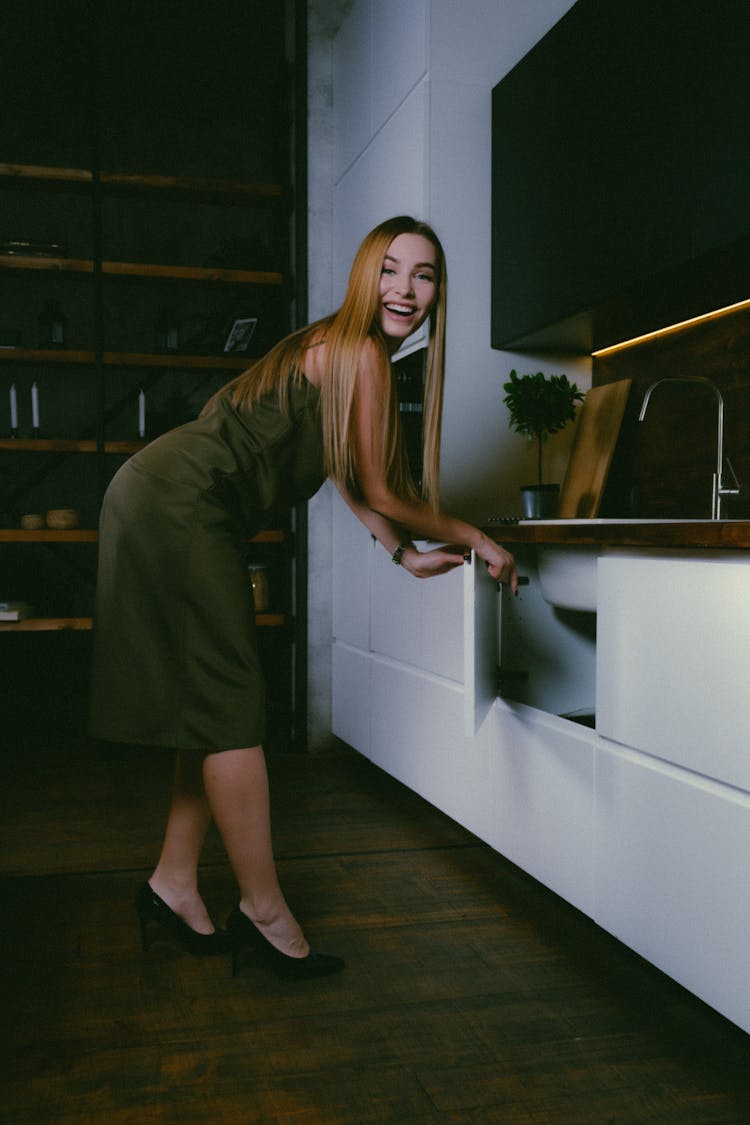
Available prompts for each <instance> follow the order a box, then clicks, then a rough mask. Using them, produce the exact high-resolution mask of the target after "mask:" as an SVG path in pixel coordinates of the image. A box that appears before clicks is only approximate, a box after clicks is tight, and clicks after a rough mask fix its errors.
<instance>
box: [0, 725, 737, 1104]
mask: <svg viewBox="0 0 750 1125" xmlns="http://www.w3.org/2000/svg"><path fill="white" fill-rule="evenodd" d="M34 742H36V743H37V744H36V745H29V744H28V742H27V741H25V740H24V737H23V735H20V736H19V737H18V738H17V739H16V740H15V742H13V743H12V744H11V741H8V742H6V745H5V747H4V753H3V756H2V760H1V765H0V786H1V787H2V792H3V795H4V801H3V803H4V806H5V813H4V815H3V838H4V846H3V858H2V872H3V877H2V895H3V898H2V903H3V927H2V928H3V932H4V937H3V948H2V967H3V975H4V982H5V984H4V993H5V995H4V999H3V1007H2V1014H3V1021H2V1026H3V1033H2V1034H3V1042H2V1053H1V1054H2V1066H3V1072H4V1074H3V1086H2V1093H1V1097H2V1102H1V1103H0V1104H1V1105H2V1109H0V1117H2V1120H3V1121H4V1122H8V1123H13V1125H15V1123H18V1122H45V1123H54V1125H62V1123H65V1122H92V1123H100V1122H101V1123H105V1122H106V1123H108V1125H109V1123H117V1122H123V1123H124V1122H128V1123H134V1125H145V1123H151V1122H154V1123H171V1122H183V1123H185V1122H187V1123H192V1122H207V1123H209V1125H214V1123H222V1122H232V1123H234V1122H238V1123H245V1122H247V1123H252V1122H263V1123H274V1122H279V1123H287V1122H288V1123H294V1125H315V1123H318V1122H321V1123H325V1125H333V1123H339V1122H340V1123H342V1125H360V1123H363V1122H390V1121H397V1122H401V1121H403V1122H409V1123H416V1122H441V1121H446V1122H482V1123H485V1122H488V1123H490V1122H499V1123H502V1125H521V1123H523V1125H567V1123H571V1125H572V1123H576V1125H581V1123H587V1122H591V1123H595V1125H601V1123H605V1122H617V1123H623V1125H634V1123H637V1122H644V1123H645V1122H648V1123H649V1125H654V1123H657V1125H658V1123H666V1122H675V1123H680V1125H686V1123H692V1122H694V1123H697V1122H700V1123H707V1122H723V1123H728V1122H737V1123H740V1122H742V1123H743V1125H746V1123H747V1122H748V1121H750V1038H749V1037H748V1036H746V1035H745V1034H743V1033H742V1032H740V1031H739V1030H738V1029H737V1028H735V1027H734V1026H732V1025H731V1024H729V1023H727V1022H726V1021H725V1020H723V1019H722V1018H721V1017H720V1016H718V1015H717V1014H716V1013H715V1012H713V1011H711V1010H710V1009H708V1008H707V1007H705V1006H704V1005H702V1004H701V1003H700V1002H699V1001H697V1000H696V999H694V998H693V997H692V996H690V995H689V994H687V993H686V992H684V991H683V990H682V989H681V988H679V987H678V986H677V985H675V984H674V983H673V982H671V981H669V980H668V979H666V978H665V977H664V976H662V975H661V974H660V973H658V972H657V971H656V970H654V969H653V968H651V967H650V966H649V965H647V964H645V963H644V962H643V961H641V960H640V959H639V958H637V957H636V956H634V955H633V954H631V953H629V952H628V951H627V950H626V949H624V948H623V947H622V946H621V945H619V944H618V943H617V942H615V941H613V940H612V939H611V938H609V937H608V936H607V935H606V934H604V933H603V932H601V931H600V930H598V929H597V928H596V927H595V926H594V925H593V924H591V923H590V922H589V921H587V920H586V919H585V918H583V917H582V916H581V915H580V914H578V913H577V912H576V911H575V910H573V909H572V908H570V907H568V906H566V905H565V904H564V903H562V902H561V901H560V900H559V899H557V898H556V897H555V896H554V895H551V894H550V893H549V892H547V891H545V890H544V889H543V888H541V887H540V886H539V885H538V884H536V883H534V882H533V881H532V880H531V879H529V878H528V877H526V876H524V875H523V874H521V873H520V872H519V871H518V870H517V869H515V868H514V867H512V866H511V865H510V864H508V863H507V862H505V861H504V860H503V859H502V858H500V857H499V856H497V855H495V854H494V853H493V852H492V851H491V850H490V849H489V848H487V847H485V846H484V845H483V844H481V843H480V842H478V841H477V840H476V839H475V838H474V837H472V836H471V835H469V834H468V833H466V832H464V831H463V830H462V829H461V828H459V827H458V826H456V825H455V824H453V823H452V822H451V821H449V820H447V819H446V818H445V817H443V816H442V815H441V814H439V813H438V812H436V811H435V810H434V809H432V808H430V807H429V806H428V805H426V804H425V803H424V802H422V801H421V800H420V799H419V798H417V797H415V796H414V795H413V794H411V793H409V792H408V791H406V790H404V789H403V788H402V787H401V786H399V785H398V784H396V783H395V782H393V781H392V780H391V779H389V778H388V777H386V776H385V775H383V774H382V773H381V772H380V771H378V770H377V769H375V768H374V767H372V766H371V765H370V764H369V763H367V762H365V761H364V760H362V759H361V758H359V757H358V756H357V755H354V754H353V753H351V752H348V751H346V752H342V753H341V754H340V755H339V754H334V755H331V756H330V757H325V758H316V759H307V758H303V759H298V758H289V757H287V758H283V757H282V758H275V759H274V760H273V761H272V763H271V770H272V780H273V798H274V806H275V812H276V821H275V823H276V842H277V853H278V856H279V866H280V870H281V873H282V878H283V882H284V885H285V888H286V890H287V894H288V897H289V899H290V901H291V902H292V904H293V905H294V907H295V909H296V911H297V912H298V914H299V915H300V917H301V918H302V919H303V920H304V922H305V925H306V928H307V931H308V933H309V935H310V937H311V938H312V939H313V941H314V942H315V943H316V944H317V945H318V946H319V947H320V948H322V949H324V950H330V951H332V952H336V953H340V954H342V955H343V956H345V957H346V959H347V961H348V967H347V970H346V971H345V973H343V974H342V975H341V976H338V977H335V978H329V979H326V980H320V981H308V982H304V983H301V984H296V985H293V984H282V983H279V982H277V981H276V980H275V978H272V977H270V976H269V975H268V974H267V973H266V971H265V970H264V969H263V968H262V967H260V966H256V965H253V964H249V965H247V967H246V968H244V969H243V971H242V973H241V975H240V976H239V977H238V978H236V979H234V980H233V979H232V978H231V975H230V966H229V962H228V960H227V959H225V958H220V959H213V958H212V959H207V960H201V959H198V958H191V957H190V956H188V955H186V954H183V953H181V952H180V951H179V950H178V949H177V948H176V947H175V946H173V945H172V944H171V943H170V942H169V941H167V940H164V941H160V942H159V943H158V944H155V945H154V946H153V948H152V949H151V951H150V952H149V953H148V954H143V953H141V951H140V948H139V940H138V933H137V927H136V918H135V914H134V910H133V906H132V898H133V893H134V890H135V888H136V887H137V885H138V884H139V882H140V881H142V880H143V879H144V878H145V877H146V875H147V874H148V873H149V871H150V865H151V863H152V860H153V858H154V856H155V854H156V850H157V848H158V844H159V836H160V829H161V820H162V816H163V813H164V809H165V803H166V797H167V787H168V775H169V766H168V763H167V762H166V760H165V759H163V758H161V757H157V758H155V757H154V756H153V755H147V754H144V753H142V752H139V753H131V754H128V755H125V754H122V753H121V752H112V751H104V750H102V749H100V748H99V749H97V748H95V747H92V746H89V745H87V744H86V743H85V741H83V740H82V739H77V738H71V739H69V740H67V741H66V740H64V739H62V738H61V736H60V735H59V733H58V734H56V735H55V736H54V737H52V738H51V739H50V740H49V741H45V740H44V739H35V740H34ZM203 885H204V890H205V895H206V897H207V900H208V902H209V904H210V906H211V907H212V909H214V910H215V913H216V915H217V917H218V918H220V919H223V917H224V915H225V914H226V912H227V911H228V909H229V908H230V907H231V906H232V904H233V902H234V891H233V886H232V881H231V878H230V875H229V872H228V870H227V867H226V864H225V862H224V859H223V855H222V852H221V849H220V846H219V844H218V842H217V841H216V840H215V839H212V840H211V842H210V845H209V847H208V849H207V852H206V862H205V867H204V870H203Z"/></svg>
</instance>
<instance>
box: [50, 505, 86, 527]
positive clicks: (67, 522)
mask: <svg viewBox="0 0 750 1125" xmlns="http://www.w3.org/2000/svg"><path fill="white" fill-rule="evenodd" d="M78 519H79V516H78V512H77V511H76V509H75V508H50V510H49V511H48V512H47V527H51V528H52V530H53V531H70V530H71V529H72V528H74V527H78Z"/></svg>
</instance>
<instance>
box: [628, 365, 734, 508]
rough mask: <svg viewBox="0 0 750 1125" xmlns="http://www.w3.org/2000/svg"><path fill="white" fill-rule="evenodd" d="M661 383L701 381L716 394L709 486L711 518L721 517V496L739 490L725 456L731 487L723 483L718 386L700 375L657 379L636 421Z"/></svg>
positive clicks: (721, 416) (722, 425) (641, 418)
mask: <svg viewBox="0 0 750 1125" xmlns="http://www.w3.org/2000/svg"><path fill="white" fill-rule="evenodd" d="M662 383H703V384H704V385H705V386H707V387H710V388H711V390H712V391H713V392H714V394H715V395H716V402H717V405H718V419H717V433H716V471H715V472H714V475H713V484H712V488H711V519H712V520H720V519H721V500H722V497H723V496H738V495H739V492H740V482H739V481H738V480H737V474H736V473H735V471H734V468H733V467H732V462H731V461H730V460H729V458H728V457H727V458H726V465H727V468H728V469H729V472H730V473H731V474H732V480H733V482H734V483H733V485H732V487H731V488H726V487H725V485H724V462H725V458H724V396H723V395H722V393H721V391H720V390H719V388H718V387H716V386H714V384H713V383H712V382H711V380H710V379H704V378H703V376H702V375H697V376H696V377H695V378H694V379H687V378H667V379H657V380H656V382H655V383H652V384H651V386H650V387H649V388H648V390H647V391H646V393H645V395H644V396H643V403H642V404H641V412H640V414H639V415H638V421H639V422H642V421H643V419H644V418H645V417H646V410H647V409H648V404H649V400H650V398H651V395H652V393H653V391H655V390H656V388H657V387H660V386H661V385H662Z"/></svg>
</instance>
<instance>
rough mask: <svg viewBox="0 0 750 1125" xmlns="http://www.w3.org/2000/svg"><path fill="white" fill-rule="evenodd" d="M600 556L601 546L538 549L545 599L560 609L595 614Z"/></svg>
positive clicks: (539, 571) (541, 588)
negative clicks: (597, 570)
mask: <svg viewBox="0 0 750 1125" xmlns="http://www.w3.org/2000/svg"><path fill="white" fill-rule="evenodd" d="M539 522H540V523H541V522H542V521H541V520H540V521H539ZM544 522H546V521H544ZM582 522H583V521H582ZM589 522H592V523H595V522H597V521H595V520H592V521H589ZM600 554H601V548H600V547H567V546H557V545H556V544H551V543H545V545H544V546H543V547H539V549H538V550H537V572H538V575H539V589H540V590H541V594H542V597H543V598H544V600H545V601H546V602H548V603H549V604H550V605H553V606H557V607H558V608H559V609H576V610H586V611H587V612H589V613H596V566H597V559H598V558H599V555H600Z"/></svg>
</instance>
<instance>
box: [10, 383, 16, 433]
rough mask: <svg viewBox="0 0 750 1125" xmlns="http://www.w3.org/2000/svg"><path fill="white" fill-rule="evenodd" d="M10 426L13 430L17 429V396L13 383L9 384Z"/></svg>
mask: <svg viewBox="0 0 750 1125" xmlns="http://www.w3.org/2000/svg"><path fill="white" fill-rule="evenodd" d="M10 428H11V430H13V432H15V431H16V430H17V429H18V398H17V397H16V384H15V383H11V385H10Z"/></svg>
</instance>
